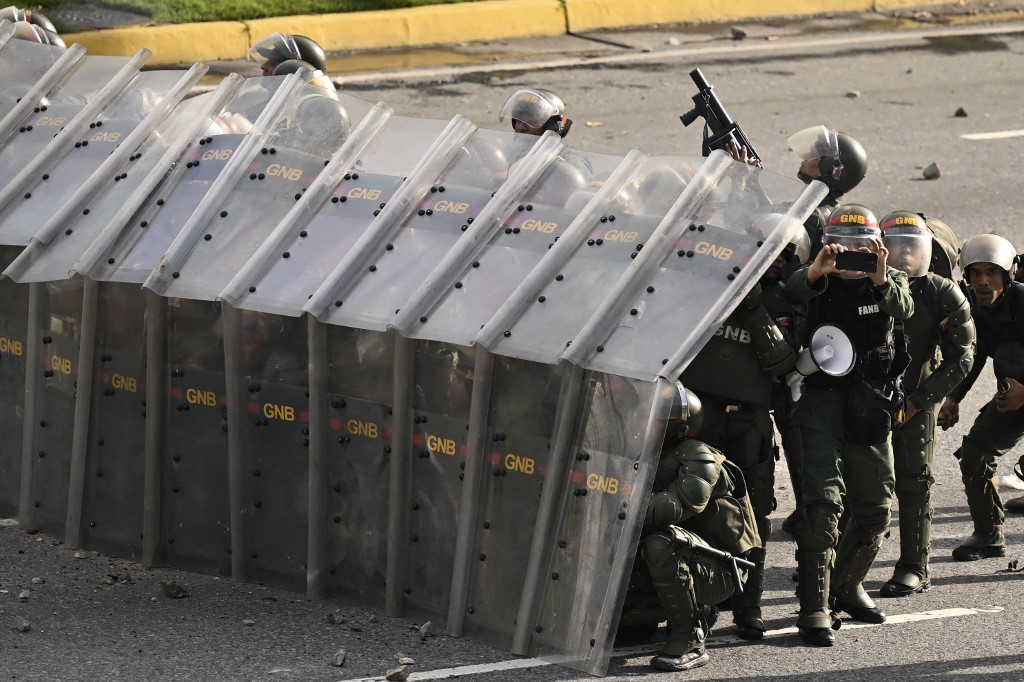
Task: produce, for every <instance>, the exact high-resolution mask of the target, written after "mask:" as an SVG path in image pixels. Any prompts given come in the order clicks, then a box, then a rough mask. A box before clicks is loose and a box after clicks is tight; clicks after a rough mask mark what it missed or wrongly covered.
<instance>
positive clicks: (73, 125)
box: [0, 50, 149, 204]
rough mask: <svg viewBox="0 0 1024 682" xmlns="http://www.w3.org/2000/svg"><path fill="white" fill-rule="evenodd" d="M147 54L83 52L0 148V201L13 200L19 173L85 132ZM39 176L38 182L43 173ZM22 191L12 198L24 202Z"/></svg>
mask: <svg viewBox="0 0 1024 682" xmlns="http://www.w3.org/2000/svg"><path fill="white" fill-rule="evenodd" d="M148 58H149V51H148V50H142V51H140V53H139V54H137V55H136V56H135V57H133V58H131V59H126V58H122V57H92V56H87V57H84V58H83V59H82V60H81V61H79V62H78V64H76V66H75V68H74V69H73V70H72V72H71V73H70V74H68V76H67V77H66V78H65V79H64V80H63V81H62V82H61V83H60V84H59V85H58V86H57V87H56V88H54V89H53V90H51V91H50V92H49V94H47V96H46V97H45V98H44V100H43V103H41V104H40V105H39V106H38V107H36V108H37V109H38V111H34V112H33V113H32V114H31V115H30V116H29V117H28V118H27V119H25V120H23V121H21V122H20V124H19V127H18V128H17V130H15V131H14V132H13V133H12V134H11V135H10V136H9V137H8V138H7V139H6V140H5V141H4V144H3V146H2V147H0V188H2V189H0V198H2V199H3V201H2V202H0V203H3V204H6V203H8V202H9V201H11V200H14V199H15V197H14V194H13V192H14V191H15V188H14V187H13V186H12V184H11V183H12V181H13V180H14V179H15V178H18V177H19V176H21V174H22V173H23V171H26V170H29V169H34V168H36V167H37V166H39V165H41V164H42V163H43V162H44V161H45V159H46V158H47V156H48V155H49V154H50V153H51V152H54V151H55V150H57V149H58V148H60V147H62V146H63V144H64V141H65V140H67V139H76V138H78V137H79V136H80V135H82V134H84V133H85V132H86V131H87V130H89V124H90V123H93V122H95V121H96V119H97V117H98V116H99V115H100V113H101V112H102V111H103V109H104V108H105V107H106V106H107V105H108V104H109V103H110V102H111V101H112V100H113V99H114V98H115V97H116V96H117V95H118V94H119V93H120V92H121V91H122V90H123V89H124V88H125V86H127V85H128V83H130V82H131V81H132V79H133V78H134V77H135V76H136V75H137V74H138V70H139V67H141V66H142V64H144V63H145V61H146V60H147V59H148ZM44 151H45V152H46V154H45V155H44ZM38 179H39V180H40V181H42V174H40V176H39V178H38ZM8 187H11V190H10V191H8ZM25 194H30V192H22V193H20V194H18V195H17V196H18V197H20V198H21V199H22V200H25V199H26V198H25ZM28 198H31V197H28Z"/></svg>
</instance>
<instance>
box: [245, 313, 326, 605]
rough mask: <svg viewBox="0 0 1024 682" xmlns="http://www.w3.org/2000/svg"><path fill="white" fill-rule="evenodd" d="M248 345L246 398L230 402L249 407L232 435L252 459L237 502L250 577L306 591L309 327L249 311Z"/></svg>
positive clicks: (247, 463)
mask: <svg viewBox="0 0 1024 682" xmlns="http://www.w3.org/2000/svg"><path fill="white" fill-rule="evenodd" d="M242 345H243V349H242V357H241V365H242V367H243V368H244V369H243V371H244V372H245V377H244V380H243V382H242V383H243V384H244V386H245V388H244V390H245V395H244V396H241V395H240V396H235V395H232V396H230V398H229V399H230V400H238V401H241V402H243V403H244V405H245V418H244V419H243V420H242V423H241V428H240V429H238V430H236V431H229V433H231V434H232V437H234V436H233V434H235V433H238V434H239V436H240V440H241V443H240V444H239V445H240V446H241V447H240V448H239V454H240V456H241V457H242V458H243V459H244V461H243V462H241V464H240V466H239V467H238V474H240V475H241V476H242V481H241V499H240V500H238V501H235V502H234V503H235V504H236V505H238V507H239V509H240V510H241V515H240V517H241V519H243V521H242V523H243V526H244V527H243V528H242V529H241V532H242V534H243V538H244V543H245V549H246V552H247V554H246V557H247V559H248V565H247V567H246V571H245V574H246V577H247V579H249V580H255V581H257V582H261V583H266V584H269V585H278V586H280V587H284V588H287V589H291V590H295V591H302V590H303V589H305V585H306V537H307V518H308V514H309V502H308V499H309V494H308V493H309V476H308V468H309V467H308V460H309V457H308V447H309V405H308V403H309V399H308V397H307V396H308V390H307V380H308V376H307V375H308V361H307V353H306V350H307V349H306V321H305V320H303V319H300V318H293V317H281V316H278V315H264V314H261V313H255V312H244V313H243V314H242ZM229 386H230V383H229ZM234 446H235V445H234V444H232V447H234ZM232 475H236V474H235V473H234V472H232ZM236 511H237V510H236Z"/></svg>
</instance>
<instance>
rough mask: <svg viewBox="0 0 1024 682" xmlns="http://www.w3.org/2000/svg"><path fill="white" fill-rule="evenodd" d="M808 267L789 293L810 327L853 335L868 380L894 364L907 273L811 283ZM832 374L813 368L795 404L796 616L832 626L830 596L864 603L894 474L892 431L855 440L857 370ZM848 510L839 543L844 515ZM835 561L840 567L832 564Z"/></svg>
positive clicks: (801, 621) (909, 309)
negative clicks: (800, 513)
mask: <svg viewBox="0 0 1024 682" xmlns="http://www.w3.org/2000/svg"><path fill="white" fill-rule="evenodd" d="M807 270H808V266H804V267H803V268H801V269H800V270H797V271H796V272H795V273H794V274H793V275H792V276H791V277H790V278H789V280H788V281H787V282H786V291H787V293H788V294H789V295H790V296H791V297H792V298H794V300H797V301H806V302H807V303H808V311H807V312H808V322H809V324H808V326H809V328H811V329H814V328H816V327H817V326H818V325H819V324H821V323H830V324H835V325H836V326H838V327H839V328H840V329H842V330H843V331H844V332H846V333H847V334H848V335H849V336H850V340H851V342H852V343H853V345H854V348H855V349H856V351H857V358H858V369H857V372H859V373H862V374H864V375H865V376H867V377H868V378H876V376H875V375H876V374H881V373H883V372H886V371H888V367H889V363H891V361H892V359H893V355H892V354H893V345H892V342H891V338H890V337H891V330H892V321H893V319H901V320H902V319H907V318H909V317H910V316H911V314H912V313H913V311H914V304H913V301H912V300H911V297H910V289H909V287H908V284H907V276H906V274H905V273H903V272H901V271H899V270H895V269H894V268H888V269H887V272H888V284H887V285H886V286H885V287H884V289H879V288H877V287H874V286H873V284H872V282H871V280H869V279H867V278H864V279H859V280H842V279H839V278H838V277H835V276H832V275H829V276H827V277H823V278H822V279H820V280H819V281H818V282H816V283H815V284H814V285H811V284H810V283H808V281H807ZM857 372H854V373H851V374H848V375H846V376H841V377H833V376H829V375H826V374H824V373H822V372H817V373H815V374H812V375H810V376H809V377H806V378H805V379H804V388H803V394H802V397H801V398H800V401H799V402H798V403H797V406H796V418H797V420H798V422H799V424H800V435H801V439H802V441H803V461H802V463H801V464H802V468H801V475H802V478H803V480H802V484H803V485H802V495H803V502H804V523H803V524H801V527H800V528H799V530H798V533H797V552H796V559H797V572H798V574H799V587H798V590H797V593H798V596H799V598H800V615H799V617H798V619H797V625H798V626H800V627H805V628H828V627H831V626H832V615H831V612H830V608H829V598H830V595H831V596H833V597H838V598H841V599H843V601H845V602H861V601H862V599H863V598H864V597H865V596H866V595H864V588H863V586H862V585H861V582H862V581H863V579H864V577H865V576H866V575H867V572H868V570H869V569H870V568H871V564H872V563H873V561H874V558H875V556H876V555H877V554H878V550H879V548H880V547H881V544H882V536H883V534H884V533H885V531H886V529H887V528H888V526H889V519H890V517H889V513H890V512H889V509H890V506H891V503H892V494H893V487H894V483H895V481H894V479H895V474H894V472H893V455H892V447H891V444H890V441H889V438H888V436H886V437H885V438H884V440H882V441H881V442H877V443H873V444H867V445H864V444H858V443H855V442H853V441H854V440H859V439H858V438H851V437H850V434H848V432H847V428H846V412H847V398H848V395H849V392H850V390H851V389H852V388H853V386H854V382H855V381H856V378H855V376H856V373H857ZM844 503H845V504H846V506H847V511H848V512H849V523H848V524H847V525H846V527H845V529H844V532H843V534H842V535H843V536H842V541H841V542H839V543H838V546H837V539H838V523H839V517H840V515H841V514H842V513H843V505H844ZM833 560H834V562H835V567H834V568H832V565H833Z"/></svg>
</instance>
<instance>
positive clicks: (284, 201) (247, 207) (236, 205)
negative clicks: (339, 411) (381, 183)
mask: <svg viewBox="0 0 1024 682" xmlns="http://www.w3.org/2000/svg"><path fill="white" fill-rule="evenodd" d="M324 93H326V91H325V90H324V89H323V88H320V87H317V86H315V85H304V86H303V88H302V89H301V90H297V91H296V92H294V93H293V95H292V96H291V98H290V99H289V101H287V102H285V104H284V106H283V107H281V109H280V110H279V111H278V113H277V115H276V116H275V117H274V118H273V119H271V120H268V121H267V122H266V125H267V127H268V128H270V129H272V132H270V134H269V135H268V136H267V137H266V139H265V140H264V142H263V145H262V147H261V148H260V149H259V152H258V154H256V156H255V157H254V158H253V159H252V160H251V162H250V163H249V164H248V166H247V167H245V168H238V169H236V175H234V176H233V177H228V176H225V177H223V178H221V181H220V182H219V185H220V186H219V187H218V189H217V192H218V194H217V196H216V197H214V196H213V195H212V194H211V195H208V197H207V201H204V202H203V204H202V206H201V207H200V208H199V209H197V211H196V212H195V213H194V214H193V215H192V216H191V218H190V219H189V221H188V222H187V223H186V224H185V225H184V226H183V227H182V230H181V232H180V233H179V234H178V236H177V237H176V238H175V241H174V242H173V243H172V244H171V246H170V248H169V249H168V252H167V253H166V254H165V255H164V257H163V258H162V259H161V262H160V265H159V267H158V268H157V269H155V270H154V272H153V274H152V275H151V276H150V278H149V280H148V281H147V283H146V286H147V287H149V288H152V289H153V290H154V291H156V292H157V293H159V294H161V295H164V296H181V297H188V298H194V299H205V300H212V299H215V298H216V297H217V296H218V295H219V294H220V292H221V291H222V290H223V289H224V287H225V285H227V284H228V282H229V281H230V280H231V278H232V277H233V276H234V275H235V273H237V272H238V270H239V269H240V268H241V267H242V266H243V265H244V264H245V263H246V261H248V260H249V258H250V257H251V256H252V255H253V254H254V253H255V252H256V250H257V249H258V248H259V246H260V245H261V244H262V243H263V241H264V240H265V239H266V238H267V236H268V235H269V234H270V233H271V232H272V231H273V229H274V228H275V227H276V226H277V224H278V222H279V221H280V220H281V219H282V218H283V217H284V216H285V214H287V213H288V211H289V209H291V208H292V207H293V206H294V205H295V203H296V202H297V201H299V200H300V199H301V198H302V193H303V192H304V191H305V190H306V188H307V187H309V185H310V183H312V182H313V181H314V180H315V179H316V177H317V175H318V174H319V173H320V172H321V171H323V170H324V167H325V166H326V165H327V163H328V160H329V159H330V157H331V155H333V154H334V152H335V151H337V150H338V149H339V148H340V147H341V146H342V145H343V144H344V142H345V140H346V138H347V137H348V135H349V133H350V132H351V126H352V125H358V123H359V121H360V120H362V118H363V116H365V115H366V113H367V111H369V109H370V105H369V104H367V103H366V102H363V101H362V100H359V99H356V98H354V97H347V96H339V97H338V98H337V99H336V98H334V97H329V96H327V95H326V94H324Z"/></svg>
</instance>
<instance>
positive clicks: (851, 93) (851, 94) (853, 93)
mask: <svg viewBox="0 0 1024 682" xmlns="http://www.w3.org/2000/svg"><path fill="white" fill-rule="evenodd" d="M846 96H847V97H849V98H850V99H857V98H858V97H860V90H849V91H847V93H846Z"/></svg>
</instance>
